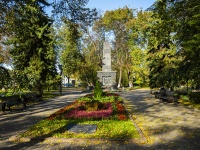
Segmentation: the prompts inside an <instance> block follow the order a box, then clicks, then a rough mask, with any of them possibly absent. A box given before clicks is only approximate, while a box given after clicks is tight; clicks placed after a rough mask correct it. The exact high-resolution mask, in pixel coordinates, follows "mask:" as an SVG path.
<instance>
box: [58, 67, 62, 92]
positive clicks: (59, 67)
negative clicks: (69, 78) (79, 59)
mask: <svg viewBox="0 0 200 150" xmlns="http://www.w3.org/2000/svg"><path fill="white" fill-rule="evenodd" d="M58 68H59V69H60V94H62V65H58Z"/></svg>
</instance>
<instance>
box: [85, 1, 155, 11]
mask: <svg viewBox="0 0 200 150" xmlns="http://www.w3.org/2000/svg"><path fill="white" fill-rule="evenodd" d="M155 1H156V0H89V3H88V5H87V7H89V8H97V10H102V11H103V12H105V11H106V10H114V9H118V8H123V7H124V6H128V7H129V8H136V9H138V10H140V9H143V10H145V9H147V8H148V7H150V6H151V5H152V4H153V3H154V2H155Z"/></svg>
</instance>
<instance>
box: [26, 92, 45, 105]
mask: <svg viewBox="0 0 200 150" xmlns="http://www.w3.org/2000/svg"><path fill="white" fill-rule="evenodd" d="M23 99H24V101H25V102H26V103H29V102H35V101H41V99H40V96H39V95H37V93H36V92H33V93H27V94H25V95H24V96H23Z"/></svg>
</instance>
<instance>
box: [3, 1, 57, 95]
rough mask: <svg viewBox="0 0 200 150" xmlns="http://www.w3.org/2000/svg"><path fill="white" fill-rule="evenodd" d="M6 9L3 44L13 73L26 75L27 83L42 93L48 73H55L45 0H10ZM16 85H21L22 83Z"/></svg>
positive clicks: (49, 23) (49, 22)
mask: <svg viewBox="0 0 200 150" xmlns="http://www.w3.org/2000/svg"><path fill="white" fill-rule="evenodd" d="M9 4H10V6H9V11H8V12H6V20H7V22H6V24H5V27H6V29H7V33H9V34H12V37H11V38H10V39H9V40H8V42H7V44H8V45H12V48H11V50H10V54H11V55H12V61H13V65H14V69H15V70H16V73H17V75H19V76H26V78H27V80H28V81H29V83H30V84H29V86H31V87H32V89H34V90H37V91H38V92H39V94H41V95H42V94H43V89H44V85H45V82H46V78H47V75H48V74H51V75H53V74H55V72H56V70H55V63H56V52H55V51H54V49H53V38H52V36H51V30H50V27H51V24H52V20H51V19H49V17H48V16H47V15H46V14H45V12H44V7H45V6H48V3H47V2H46V1H45V0H33V1H17V0H13V1H10V3H9ZM18 84H19V85H20V86H25V84H23V85H21V83H20V82H19V83H18Z"/></svg>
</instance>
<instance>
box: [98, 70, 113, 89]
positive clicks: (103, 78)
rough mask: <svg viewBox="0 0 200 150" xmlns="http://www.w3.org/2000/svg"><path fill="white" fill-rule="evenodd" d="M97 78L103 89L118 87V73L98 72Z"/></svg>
mask: <svg viewBox="0 0 200 150" xmlns="http://www.w3.org/2000/svg"><path fill="white" fill-rule="evenodd" d="M97 77H98V78H99V81H100V82H101V83H102V87H103V88H110V87H115V86H116V71H97Z"/></svg>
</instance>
